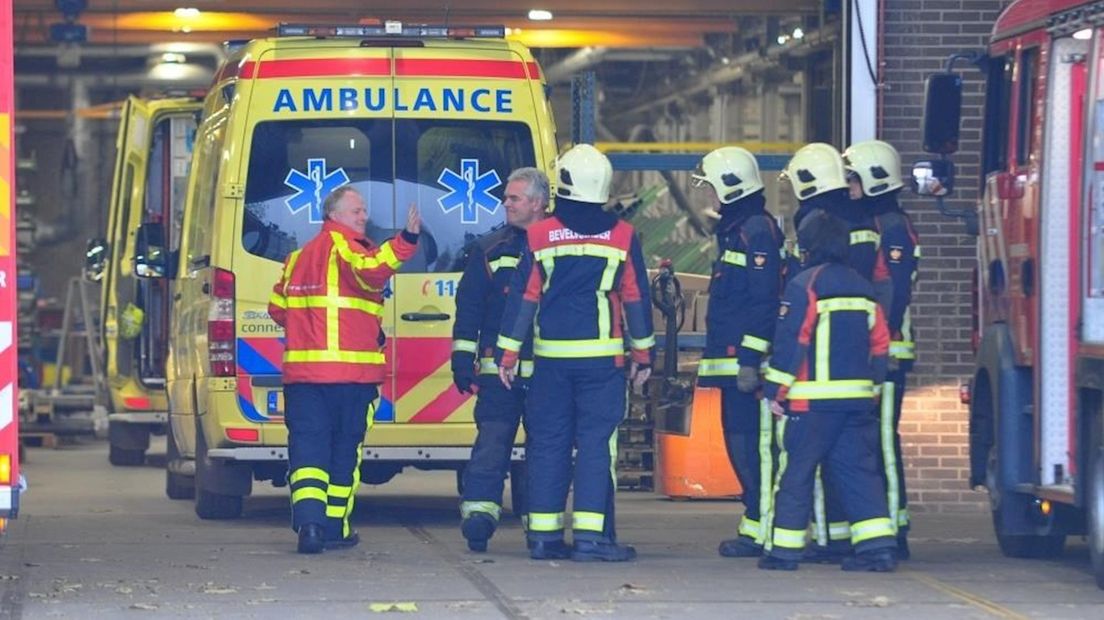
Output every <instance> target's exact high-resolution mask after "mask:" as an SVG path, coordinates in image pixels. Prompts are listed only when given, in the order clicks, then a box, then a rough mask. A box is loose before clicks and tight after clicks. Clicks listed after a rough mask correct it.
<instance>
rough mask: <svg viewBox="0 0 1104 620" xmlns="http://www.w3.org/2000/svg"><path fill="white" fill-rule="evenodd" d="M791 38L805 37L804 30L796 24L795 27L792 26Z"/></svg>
mask: <svg viewBox="0 0 1104 620" xmlns="http://www.w3.org/2000/svg"><path fill="white" fill-rule="evenodd" d="M793 38H795V39H804V38H805V31H804V30H802V29H801V27H800V26H798V27H797V28H794V30H793Z"/></svg>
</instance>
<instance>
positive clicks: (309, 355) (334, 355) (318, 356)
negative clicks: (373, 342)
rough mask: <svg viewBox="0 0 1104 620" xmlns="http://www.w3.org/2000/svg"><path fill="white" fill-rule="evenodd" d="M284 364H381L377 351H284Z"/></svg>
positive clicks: (382, 360)
mask: <svg viewBox="0 0 1104 620" xmlns="http://www.w3.org/2000/svg"><path fill="white" fill-rule="evenodd" d="M284 361H285V362H345V363H348V364H382V363H384V356H383V353H380V352H379V351H321V350H311V351H291V350H288V351H284Z"/></svg>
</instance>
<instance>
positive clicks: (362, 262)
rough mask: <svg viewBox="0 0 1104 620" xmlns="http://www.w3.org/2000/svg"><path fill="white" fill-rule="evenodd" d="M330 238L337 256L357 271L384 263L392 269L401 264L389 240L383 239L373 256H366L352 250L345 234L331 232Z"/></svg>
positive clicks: (373, 267)
mask: <svg viewBox="0 0 1104 620" xmlns="http://www.w3.org/2000/svg"><path fill="white" fill-rule="evenodd" d="M330 239H332V240H333V246H334V248H335V249H336V250H337V254H338V256H340V257H341V258H342V260H344V261H345V262H347V263H349V265H351V266H352V267H353V269H356V270H357V271H362V270H365V269H379V268H380V267H382V266H384V265H387V266H388V267H390V268H392V269H398V268H399V267H401V266H402V261H401V260H399V257H398V256H395V250H394V248H392V247H391V242H390V241H384V242H383V243H382V244H380V246H379V251H378V252H377V253H376V255H375V256H368V255H366V254H360V253H359V252H354V251H353V249H352V248H350V247H349V242H347V241H346V240H345V236H344V235H342V234H341V233H339V232H331V233H330Z"/></svg>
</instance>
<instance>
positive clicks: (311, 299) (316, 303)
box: [287, 295, 383, 316]
mask: <svg viewBox="0 0 1104 620" xmlns="http://www.w3.org/2000/svg"><path fill="white" fill-rule="evenodd" d="M287 307H288V308H318V309H322V310H327V311H328V310H330V309H331V308H332V309H334V310H337V309H344V310H360V311H361V312H367V313H368V314H371V315H372V316H383V304H379V303H376V302H374V301H371V300H368V299H364V298H362V297H342V296H340V295H332V296H326V297H324V296H322V295H307V296H305V297H294V296H292V297H288V298H287Z"/></svg>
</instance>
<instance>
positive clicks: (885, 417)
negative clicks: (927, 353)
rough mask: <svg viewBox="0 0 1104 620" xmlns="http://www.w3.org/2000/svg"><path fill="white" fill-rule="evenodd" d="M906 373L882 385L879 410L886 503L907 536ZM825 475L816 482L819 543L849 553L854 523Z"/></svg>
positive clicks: (900, 372)
mask: <svg viewBox="0 0 1104 620" xmlns="http://www.w3.org/2000/svg"><path fill="white" fill-rule="evenodd" d="M905 383H906V375H905V371H903V370H896V371H893V372H891V373H889V375H888V376H887V377H886V381H885V383H884V384H882V400H881V405H880V407H879V409H878V417H879V437H880V442H879V448H880V449H879V455H880V457H881V465H882V476H883V479H884V481H885V488H886V505H887V507H888V508H889V518H890V521H892V522H893V523H894V527H896V528H897V530H898V533H899V534H901V535H907V534H908V530H909V514H908V494H907V492H906V489H905V465H904V461H903V460H902V454H901V434H900V431H899V430H898V428H899V427H900V424H901V407H902V405H903V404H904V399H905ZM823 479H824V476H820V475H818V477H817V482H816V485H817V486H816V494H815V496H816V504H815V506H814V509H813V514H814V517H813V531H814V536H815V537H816V540H817V544H819V545H821V546H824V545H827V546H828V547H829V548H831V549H833V550H835V551H840V552H846V551H847V550H848V547H849V546H850V544H849V540H850V524H849V523H848V522H847V516H846V512H845V510H844V508H843V505H842V503H841V502H840V501H839V497H838V493H835V492H834V490H833V489H831V488H827V489H826V488H825V485H824V483H823Z"/></svg>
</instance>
